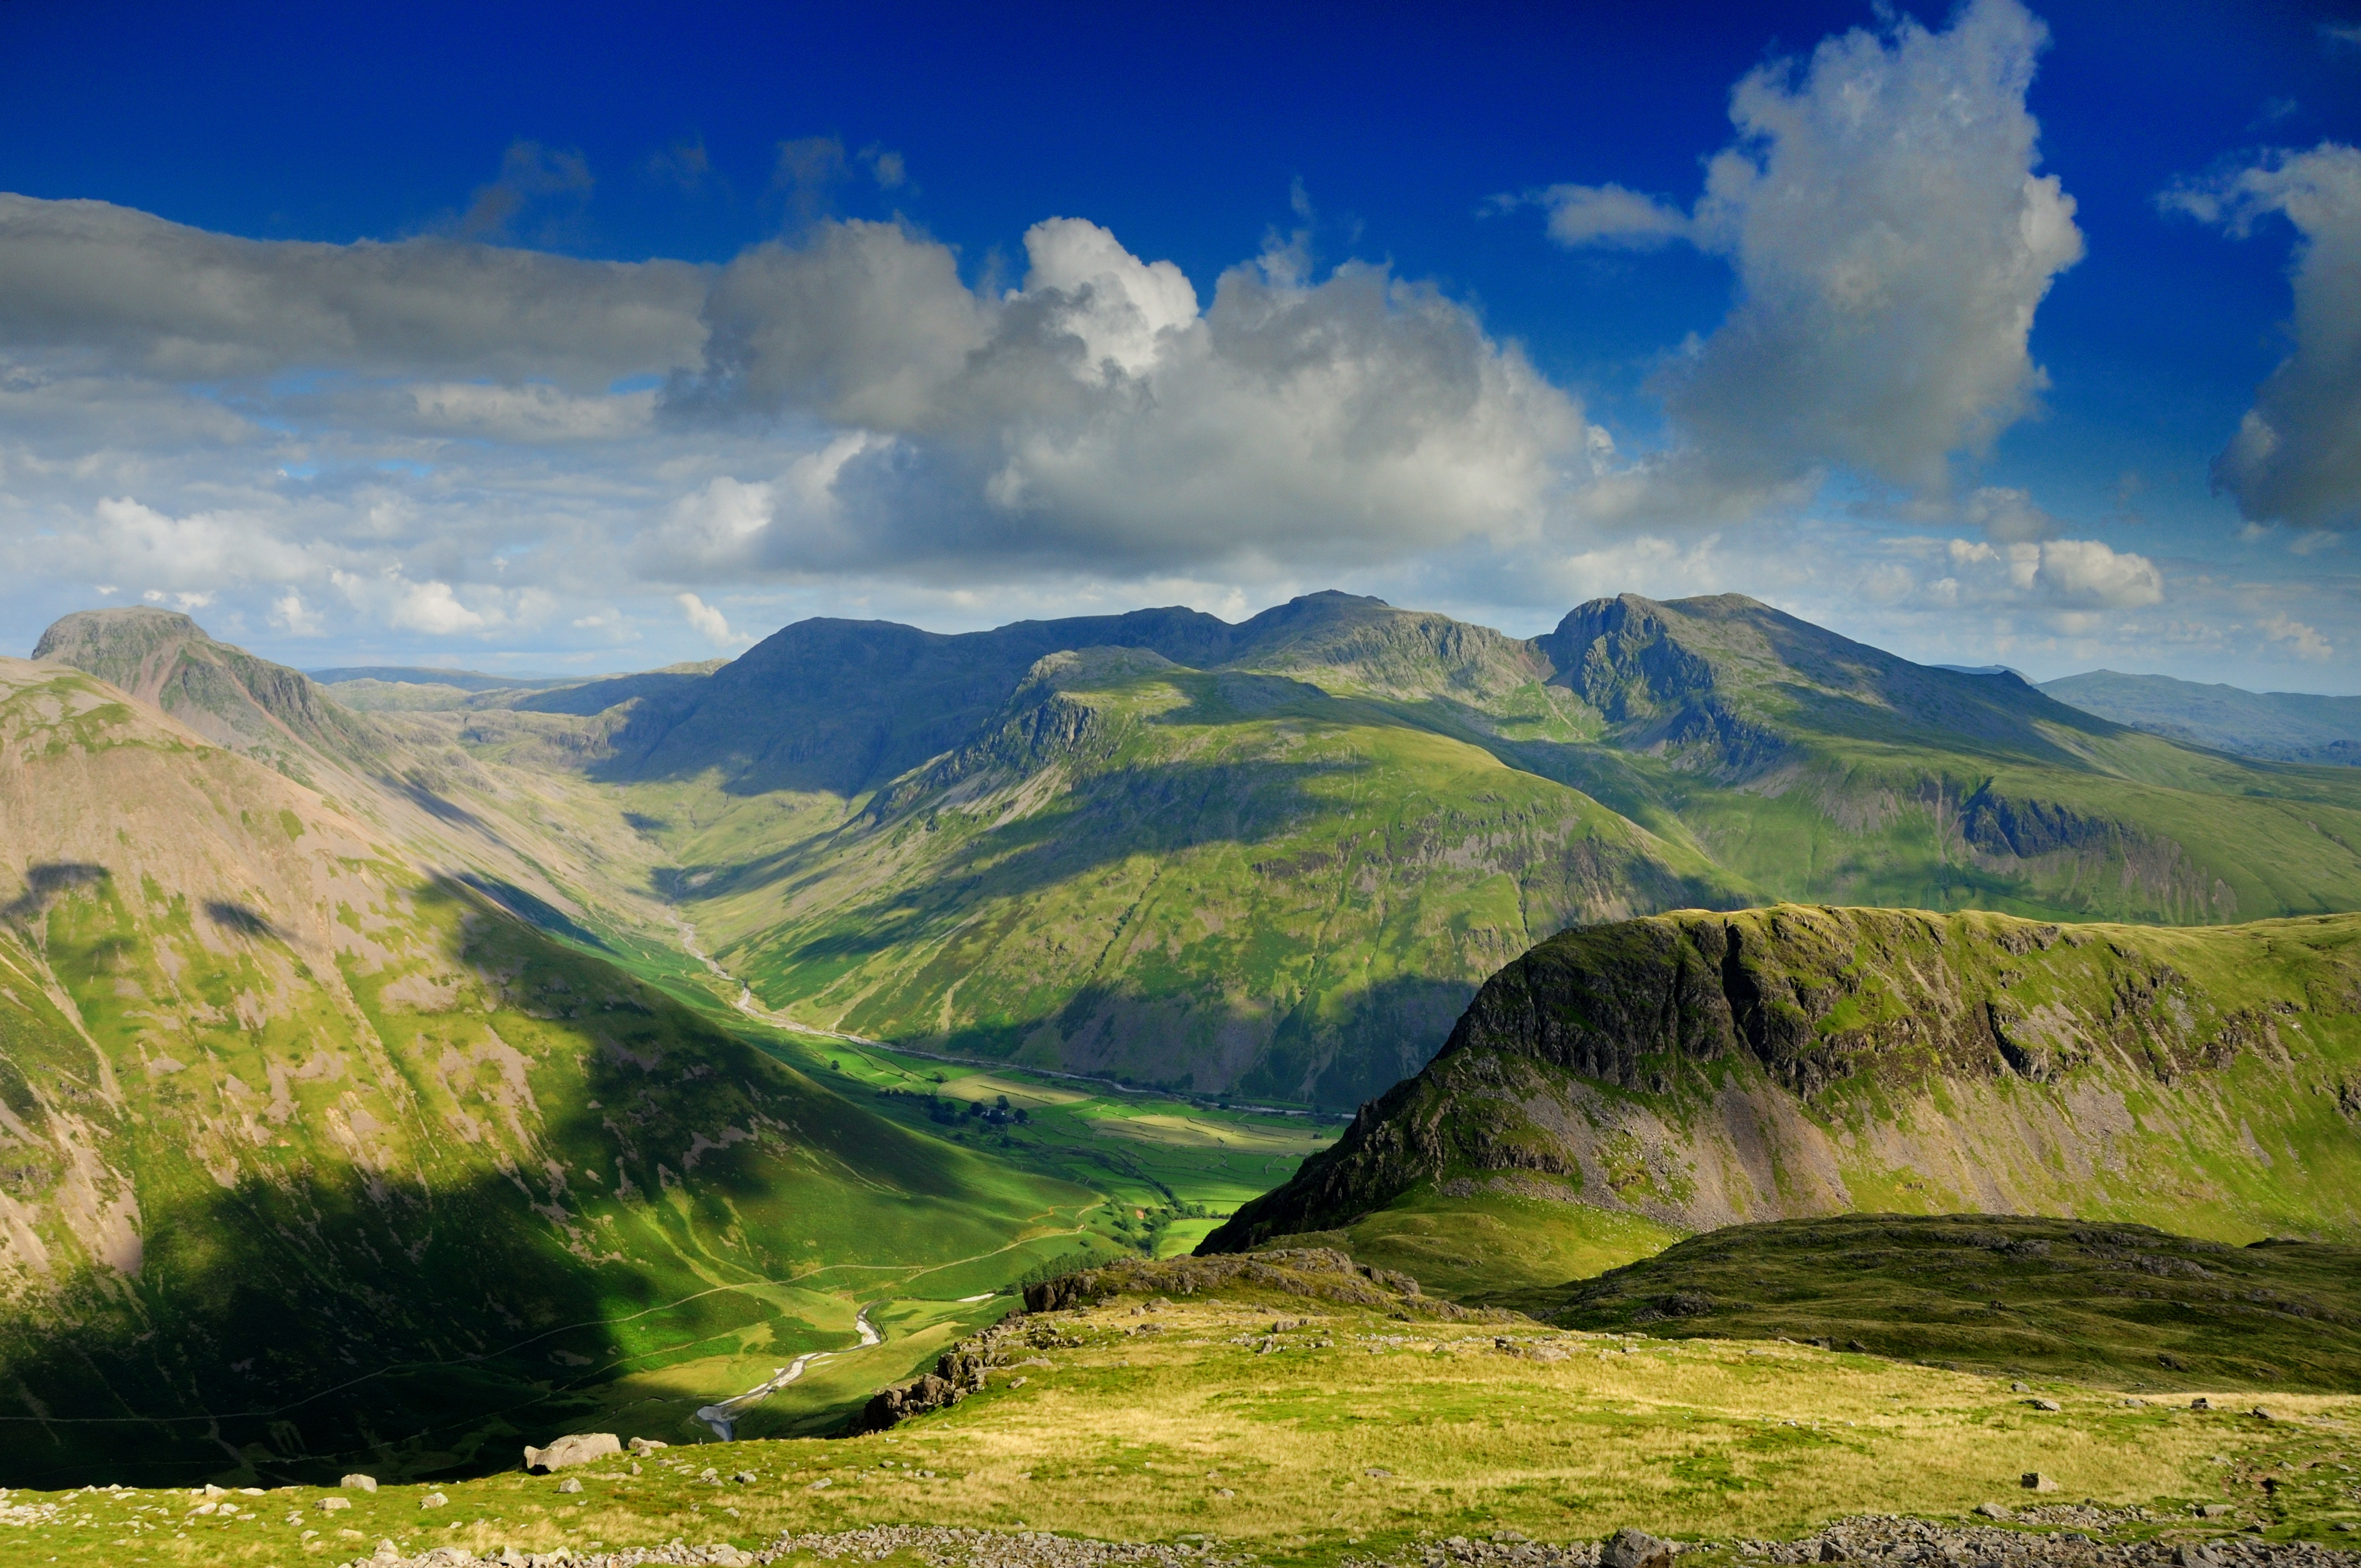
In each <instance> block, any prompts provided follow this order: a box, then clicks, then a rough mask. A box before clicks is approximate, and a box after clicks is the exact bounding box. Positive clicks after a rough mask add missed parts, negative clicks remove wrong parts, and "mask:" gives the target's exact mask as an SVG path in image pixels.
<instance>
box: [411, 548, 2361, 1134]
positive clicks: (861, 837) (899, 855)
mask: <svg viewBox="0 0 2361 1568" xmlns="http://www.w3.org/2000/svg"><path fill="white" fill-rule="evenodd" d="M467 703H468V706H467V707H466V708H465V709H458V710H454V711H453V712H451V713H448V714H431V713H418V714H412V715H407V716H405V718H409V719H410V720H411V721H412V722H413V723H414V724H417V725H419V726H422V727H423V726H426V725H428V724H433V725H434V726H437V727H438V728H436V729H434V730H433V733H434V735H436V736H438V737H440V738H444V739H445V740H446V741H447V743H448V744H449V745H451V746H453V747H455V748H456V749H457V750H459V751H462V752H464V753H465V754H467V756H469V757H471V758H474V759H476V760H477V761H478V762H483V763H486V764H491V763H495V762H507V763H511V764H515V765H518V766H520V767H522V768H524V769H525V770H526V771H528V772H529V773H532V775H533V776H534V777H535V778H536V779H539V780H544V781H550V782H549V783H547V784H544V786H543V787H547V788H551V789H555V790H559V791H562V792H565V793H567V795H568V797H569V798H570V799H572V800H574V801H575V802H576V803H577V806H578V808H579V810H580V811H582V812H584V813H587V814H588V815H587V816H586V817H585V818H584V821H583V826H584V828H586V830H590V831H594V832H598V833H600V834H602V835H604V836H606V837H609V838H612V837H614V829H615V827H616V825H617V823H618V821H619V820H620V817H619V816H618V813H617V812H616V810H615V806H614V805H613V804H612V803H620V804H621V806H622V808H623V811H625V812H627V813H628V814H629V818H628V819H629V821H630V822H631V824H633V825H634V826H633V832H634V834H635V835H636V839H637V842H636V843H634V844H632V845H631V847H630V848H629V850H627V851H625V852H626V854H627V855H628V856H630V857H635V858H636V866H635V867H634V868H633V870H634V872H635V873H636V874H641V875H643V876H644V877H645V879H646V881H645V882H644V883H640V884H639V885H638V886H637V888H635V889H634V890H633V891H634V893H635V894H637V893H641V892H645V891H648V890H651V889H652V890H653V891H655V892H657V893H660V894H662V895H663V896H664V899H666V900H667V901H669V908H670V910H671V912H672V913H675V914H677V915H678V916H680V917H681V918H684V919H686V920H687V921H689V922H690V923H691V924H692V925H693V926H694V927H696V929H697V931H698V933H699V934H700V937H701V938H702V939H703V940H704V942H705V943H706V945H707V946H708V948H709V949H710V950H711V951H713V952H714V953H715V955H716V956H717V957H718V958H719V959H720V960H721V961H722V962H723V963H724V964H725V965H726V966H728V968H729V969H730V970H731V971H732V972H733V973H734V974H736V975H737V976H738V977H740V978H741V979H742V980H743V981H745V982H746V983H747V984H748V985H750V986H751V987H752V992H753V993H754V995H755V996H756V997H757V998H758V999H759V1000H760V1001H761V1002H762V1003H763V1004H765V1005H767V1006H768V1007H771V1008H773V1009H776V1010H779V1011H781V1012H783V1013H785V1014H788V1015H791V1016H793V1017H795V1018H796V1019H799V1020H801V1021H803V1022H806V1023H808V1024H810V1025H815V1026H820V1027H825V1028H829V1029H834V1030H841V1031H846V1032H851V1033H855V1034H861V1035H866V1036H873V1037H877V1038H883V1039H890V1040H894V1041H897V1042H901V1043H904V1044H908V1045H912V1046H917V1047H923V1048H927V1049H934V1050H939V1051H945V1052H949V1053H952V1054H960V1055H971V1056H980V1057H1005V1058H1016V1059H1021V1060H1025V1061H1028V1062H1032V1063H1036V1064H1038V1065H1042V1066H1047V1067H1054V1068H1058V1069H1064V1070H1076V1071H1085V1072H1092V1073H1098V1074H1104V1075H1109V1076H1114V1077H1119V1078H1123V1079H1126V1080H1131V1081H1136V1082H1140V1083H1157V1084H1163V1085H1169V1086H1171V1087H1175V1088H1181V1089H1186V1090H1190V1091H1197V1092H1219V1091H1229V1092H1237V1093H1245V1094H1249V1095H1257V1096H1262V1097H1266V1098H1272V1099H1284V1100H1290V1101H1294V1102H1305V1103H1316V1104H1326V1105H1331V1106H1343V1105H1350V1104H1353V1103H1356V1102H1359V1101H1360V1100H1362V1099H1365V1098H1367V1096H1369V1095H1371V1094H1374V1093H1376V1092H1378V1091H1382V1090H1383V1089H1384V1088H1385V1087H1387V1086H1388V1085H1389V1084H1390V1083H1392V1082H1393V1081H1395V1080H1397V1079H1399V1078H1400V1076H1402V1075H1403V1074H1405V1073H1407V1072H1410V1071H1412V1070H1415V1069H1416V1068H1417V1067H1418V1066H1419V1065H1420V1064H1421V1063H1422V1062H1423V1061H1424V1060H1425V1058H1426V1057H1427V1056H1428V1055H1429V1054H1430V1053H1431V1052H1432V1050H1433V1047H1434V1045H1435V1044H1436V1043H1437V1042H1438V1041H1439V1040H1440V1039H1441V1038H1442V1037H1443V1036H1444V1033H1446V1032H1447V1030H1448V1028H1449V1026H1450V1024H1451V1021H1452V1020H1453V1019H1454V1018H1455V1016H1456V1015H1457V1014H1458V1012H1459V1010H1460V1008H1461V1007H1463V1006H1464V1005H1465V1004H1466V1001H1467V1000H1468V998H1470V997H1471V996H1472V995H1473V994H1474V992H1475V988H1476V986H1477V984H1478V983H1480V981H1482V980H1483V979H1484V977H1485V976H1487V975H1488V974H1489V973H1491V972H1492V971H1493V970H1496V969H1498V968H1499V966H1500V965H1501V964H1503V963H1505V962H1507V961H1508V960H1509V959H1511V958H1513V957H1514V956H1515V955H1516V954H1518V953H1520V952H1521V951H1523V950H1524V949H1525V948H1527V947H1529V946H1531V945H1532V944H1533V943H1535V942H1538V941H1540V940H1542V939H1543V938H1547V937H1549V936H1551V935H1553V934H1554V933H1555V932H1556V931H1558V930H1559V929H1561V928H1563V927H1566V926H1568V925H1572V924H1577V923H1587V922H1595V921H1598V920H1603V919H1611V918H1617V917H1621V916H1634V915H1641V914H1645V913H1648V912H1651V911H1653V910H1660V909H1667V908H1675V907H1680V906H1684V905H1703V906H1712V907H1737V906H1741V905H1755V904H1763V903H1768V902H1773V901H1776V900H1779V899H1796V900H1806V901H1813V902H1835V903H1857V904H1879V905H1911V906H1918V907H1927V908H1936V909H1949V908H1960V907H1992V908H2001V909H2007V910H2012V911H2015V912H2017V913H2021V914H2026V915H2029V916H2042V917H2046V918H2051V919H2084V918H2101V919H2123V920H2133V921H2143V922H2165V923H2207V922H2228V921H2236V920H2242V919H2251V918H2256V917H2261V916H2275V915H2284V914H2293V913H2302V912H2315V911H2327V910H2334V909H2344V908H2351V907H2356V906H2361V854H2356V849H2355V846H2356V844H2361V775H2356V774H2355V773H2351V772H2349V771H2348V770H2345V769H2341V768H2322V767H2305V766H2301V765H2290V764H2285V763H2278V762H2261V761H2256V760H2244V759H2237V758H2231V757H2225V756H2224V755H2221V754H2219V753H2218V752H2214V751H2206V750H2202V749H2198V748H2193V747H2191V746H2187V745H2182V744H2179V743H2176V742H2173V741H2170V740H2166V739H2164V738H2161V737H2158V736H2155V735H2152V734H2149V733H2147V732H2146V731H2143V730H2141V729H2135V728H2132V727H2130V726H2126V725H2124V724H2120V723H2116V722H2114V721H2113V720H2109V719H2105V718H2099V717H2097V716H2094V715H2092V714H2091V713H2088V712H2086V711H2084V710H2082V709H2081V708H2078V707H2070V706H2068V705H2066V704H2064V703H2060V702H2058V701H2056V700H2054V699H2052V698H2050V697H2048V696H2045V695H2044V694H2042V693H2041V692H2038V691H2036V690H2033V689H2031V688H2029V687H2028V686H2026V685H2025V684H2024V683H2023V682H2021V681H2019V680H2017V679H2016V678H2015V677H2014V676H2011V675H1980V674H1963V673H1959V672H1952V671H1946V670H1940V669H1935V668H1930V667H1927V666H1923V665H1918V664H1914V663H1909V662H1908V661H1905V660H1903V659H1899V658H1896V657H1894V655H1891V654H1888V653H1884V652H1880V651H1879V650H1876V649H1873V648H1870V647H1867V646H1864V645H1862V644H1860V643H1857V642H1852V641H1848V640H1846V639H1844V638H1841V637H1838V636H1836V635H1834V634H1832V633H1830V632H1828V631H1826V630H1822V629H1819V628H1817V627H1814V626H1811V625H1809V624H1807V623H1806V622H1803V621H1800V620H1795V619H1794V618H1792V617H1789V616H1786V615H1784V614H1781V613H1780V612H1778V611H1776V610H1773V609H1769V608H1768V607H1766V606H1763V605H1761V604H1758V603H1756V602H1755V601H1753V600H1751V599H1746V598H1741V597H1737V596H1723V597H1719V598H1706V599H1692V600H1684V601H1680V602H1678V603H1671V604H1659V603H1654V602H1652V601H1649V600H1646V599H1642V598H1636V597H1633V596H1628V595H1627V596H1624V597H1622V598H1614V599H1605V600H1599V601H1597V602H1595V603H1593V604H1589V605H1585V606H1583V607H1580V608H1579V609H1576V610H1575V611H1574V612H1572V613H1571V614H1569V615H1568V616H1567V617H1566V618H1565V620H1564V621H1563V622H1562V623H1561V624H1560V625H1559V627H1558V628H1557V629H1556V630H1554V631H1553V632H1551V633H1549V634H1547V635H1545V636H1543V637H1539V638H1533V639H1529V640H1519V639H1511V638H1508V637H1504V636H1501V635H1500V634H1499V633H1497V632H1493V631H1490V630H1486V629H1483V628H1480V627H1474V626H1468V625H1466V624H1463V623H1460V622H1456V621H1453V620H1449V619H1447V618H1445V617H1442V616H1437V615H1431V614H1422V613H1419V612H1416V611H1410V610H1402V609H1394V608H1392V607H1389V606H1387V605H1384V604H1381V603H1378V601H1376V600H1373V599H1365V598H1352V597H1349V596H1345V595H1341V594H1319V595H1312V596H1309V597H1307V598H1301V599H1298V600H1295V601H1293V602H1291V603H1290V604H1287V605H1284V606H1280V607H1279V608H1277V609H1272V610H1269V611H1266V612H1265V613H1264V614H1262V615H1259V616H1257V617H1255V618H1253V619H1251V620H1247V621H1245V622H1242V623H1239V624H1236V625H1231V624H1229V623H1226V622H1223V621H1220V620H1215V619H1214V618H1213V617H1210V616H1204V615H1201V614H1198V613H1196V612H1193V611H1188V610H1178V609H1174V610H1151V611H1142V612H1137V613H1135V614H1131V615H1125V616H1112V617H1099V618H1087V619H1082V620H1063V621H1035V622H1021V623H1018V624H1016V625H1013V626H1008V627H1003V628H1001V629H999V630H994V631H989V632H976V633H969V634H964V635H960V636H943V635H937V634H933V633H928V632H923V631H919V630H914V629H912V628H908V627H900V626H893V625H886V624H882V623H872V622H851V621H833V620H811V621H804V622H800V623H798V624H796V625H795V626H791V627H789V628H787V629H786V630H783V631H781V632H779V633H777V634H776V635H774V637H772V638H770V639H768V640H767V641H764V642H763V643H761V644H759V645H758V646H756V647H755V648H753V649H752V650H750V651H749V652H747V653H745V654H744V655H742V656H741V657H740V658H738V659H736V660H733V661H731V662H730V663H728V664H726V665H723V666H720V667H719V668H717V669H713V670H711V671H709V672H707V671H704V670H701V669H698V668H694V667H691V668H684V669H678V670H675V671H671V672H658V673H653V674H645V675H636V676H631V677H625V678H621V679H615V680H605V681H598V682H592V683H588V684H585V685H577V686H573V687H566V688H553V689H547V690H539V691H522V692H510V693H481V694H477V695H475V696H470V697H469V698H468V699H467ZM380 717H384V716H382V715H381V716H380ZM621 869H622V868H620V867H618V868H617V870H618V871H619V872H620V871H621ZM581 896H583V897H592V896H593V895H592V894H588V893H586V894H582V895H581Z"/></svg>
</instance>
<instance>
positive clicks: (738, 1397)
mask: <svg viewBox="0 0 2361 1568" xmlns="http://www.w3.org/2000/svg"><path fill="white" fill-rule="evenodd" d="M882 1304H883V1303H881V1302H874V1301H873V1302H871V1303H870V1304H869V1305H868V1306H866V1307H863V1308H862V1309H861V1310H860V1311H858V1312H856V1313H854V1314H853V1318H852V1326H853V1328H854V1329H855V1330H857V1331H858V1332H859V1333H860V1335H861V1343H859V1344H856V1345H854V1346H852V1348H851V1349H850V1350H807V1351H806V1352H805V1353H804V1354H801V1355H799V1356H797V1357H796V1358H795V1360H794V1361H793V1362H791V1363H789V1364H788V1365H785V1366H782V1367H780V1368H778V1369H777V1370H776V1371H774V1372H773V1373H772V1374H771V1377H770V1381H768V1382H766V1383H758V1384H756V1385H755V1386H754V1387H752V1388H749V1389H747V1390H746V1391H745V1392H744V1393H742V1394H732V1395H731V1396H730V1398H727V1399H723V1400H720V1401H719V1402H718V1403H715V1404H710V1405H706V1406H702V1407H700V1408H699V1409H698V1410H697V1420H700V1421H703V1422H704V1423H705V1424H706V1425H707V1426H708V1427H711V1428H712V1429H713V1435H714V1436H716V1437H718V1438H719V1439H720V1440H721V1441H722V1442H731V1441H733V1440H734V1439H735V1438H736V1436H737V1433H738V1417H739V1416H740V1414H741V1412H743V1411H744V1410H745V1409H747V1408H748V1407H750V1406H752V1405H757V1404H760V1403H761V1402H762V1401H763V1399H765V1398H768V1397H769V1396H771V1395H773V1394H775V1393H777V1392H778V1391H779V1390H780V1389H782V1388H784V1387H786V1386H787V1385H788V1384H790V1383H793V1382H794V1381H795V1380H796V1379H797V1378H798V1377H801V1376H803V1375H804V1369H805V1368H806V1367H807V1366H812V1365H817V1364H818V1363H819V1362H823V1361H829V1360H833V1359H834V1358H836V1357H837V1356H840V1355H853V1354H858V1353H860V1352H862V1351H864V1350H867V1349H868V1348H869V1347H870V1346H871V1345H873V1344H884V1343H885V1336H884V1333H882V1332H879V1330H878V1327H877V1325H876V1324H875V1323H873V1322H872V1321H870V1319H869V1314H870V1313H871V1312H872V1311H873V1310H875V1309H876V1308H877V1307H879V1306H880V1305H882Z"/></svg>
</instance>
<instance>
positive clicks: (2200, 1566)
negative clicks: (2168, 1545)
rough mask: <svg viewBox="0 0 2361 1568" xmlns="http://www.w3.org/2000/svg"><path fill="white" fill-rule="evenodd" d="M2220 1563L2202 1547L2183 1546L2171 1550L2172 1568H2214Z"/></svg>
mask: <svg viewBox="0 0 2361 1568" xmlns="http://www.w3.org/2000/svg"><path fill="white" fill-rule="evenodd" d="M2221 1561H2222V1560H2221V1559H2220V1558H2219V1557H2216V1556H2214V1555H2213V1552H2211V1551H2210V1550H2208V1549H2207V1548H2205V1547H2202V1546H2190V1545H2186V1544H2184V1545H2180V1546H2176V1547H2174V1548H2173V1549H2172V1562H2173V1568H2215V1565H2216V1564H2218V1563H2220V1562H2221Z"/></svg>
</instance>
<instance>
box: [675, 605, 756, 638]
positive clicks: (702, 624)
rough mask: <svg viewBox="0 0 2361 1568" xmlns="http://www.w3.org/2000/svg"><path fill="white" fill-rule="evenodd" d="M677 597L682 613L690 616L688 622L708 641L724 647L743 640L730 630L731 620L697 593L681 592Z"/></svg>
mask: <svg viewBox="0 0 2361 1568" xmlns="http://www.w3.org/2000/svg"><path fill="white" fill-rule="evenodd" d="M675 598H676V602H677V603H678V604H679V605H680V609H681V613H682V614H683V615H686V617H688V623H689V624H690V625H691V626H694V627H695V628H697V630H698V631H699V632H700V633H701V634H703V635H704V637H705V638H706V639H707V641H710V642H713V643H715V644H716V645H718V646H719V647H724V648H726V647H728V646H730V644H731V643H733V642H737V641H742V639H741V638H739V637H737V636H734V635H733V634H732V633H731V632H730V622H729V620H727V619H725V618H724V617H723V615H722V613H721V612H720V611H719V610H718V609H714V608H713V607H712V606H711V605H709V604H707V603H706V602H705V601H704V600H703V599H701V598H697V596H696V595H695V594H680V595H677V596H675Z"/></svg>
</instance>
